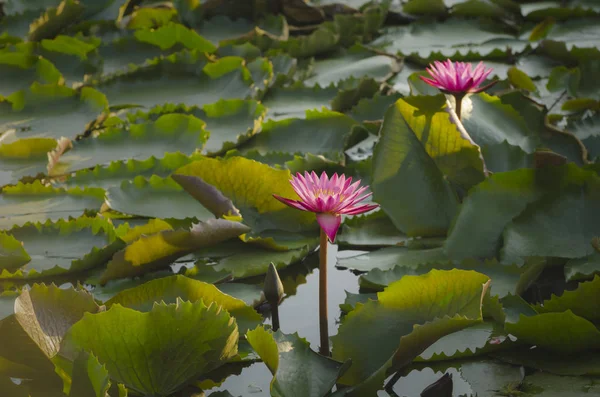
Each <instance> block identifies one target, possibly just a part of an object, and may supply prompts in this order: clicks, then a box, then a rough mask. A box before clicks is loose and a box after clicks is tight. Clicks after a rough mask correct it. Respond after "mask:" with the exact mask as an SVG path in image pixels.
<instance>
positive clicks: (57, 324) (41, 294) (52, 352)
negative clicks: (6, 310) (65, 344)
mask: <svg viewBox="0 0 600 397" xmlns="http://www.w3.org/2000/svg"><path fill="white" fill-rule="evenodd" d="M98 310H99V307H98V305H97V304H96V302H95V301H94V298H93V297H92V295H91V294H89V293H87V292H86V291H77V290H74V289H72V288H71V289H67V290H64V289H60V288H58V287H57V286H55V285H51V286H46V285H43V284H35V285H34V286H33V287H32V288H31V290H25V291H23V292H22V293H21V295H20V296H19V297H18V298H17V300H16V301H15V317H16V319H17V321H18V322H19V324H21V326H22V327H23V329H24V330H25V332H26V333H27V335H29V337H30V338H31V339H32V340H33V341H34V342H35V343H36V344H37V345H38V347H39V348H40V350H41V351H42V352H43V353H44V354H45V355H46V356H47V357H48V358H52V357H54V356H56V355H57V354H58V351H59V350H60V344H61V342H62V340H63V338H64V337H65V335H66V333H67V331H68V330H69V329H70V328H71V327H72V326H73V325H74V324H75V323H76V322H78V321H79V320H80V319H81V318H82V317H83V316H84V314H85V313H96V312H97V311H98Z"/></svg>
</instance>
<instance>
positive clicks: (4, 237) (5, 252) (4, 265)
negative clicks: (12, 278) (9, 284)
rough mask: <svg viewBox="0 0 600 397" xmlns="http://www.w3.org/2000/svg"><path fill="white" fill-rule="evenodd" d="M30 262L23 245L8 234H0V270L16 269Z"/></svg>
mask: <svg viewBox="0 0 600 397" xmlns="http://www.w3.org/2000/svg"><path fill="white" fill-rule="evenodd" d="M29 261H31V257H30V256H29V254H28V253H27V251H25V248H23V244H22V243H21V242H20V241H19V240H17V239H16V238H14V236H12V235H10V234H6V233H4V232H0V269H3V270H4V269H6V270H8V271H11V270H14V269H18V268H19V267H21V266H23V265H25V264H26V263H28V262H29Z"/></svg>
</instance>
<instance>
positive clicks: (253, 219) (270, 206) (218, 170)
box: [176, 157, 316, 233]
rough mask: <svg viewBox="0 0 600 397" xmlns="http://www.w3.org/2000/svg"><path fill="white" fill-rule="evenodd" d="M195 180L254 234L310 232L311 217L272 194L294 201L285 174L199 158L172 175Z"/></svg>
mask: <svg viewBox="0 0 600 397" xmlns="http://www.w3.org/2000/svg"><path fill="white" fill-rule="evenodd" d="M176 173H177V174H181V175H189V176H196V177H199V178H201V179H202V180H203V181H204V182H206V183H209V184H211V185H213V186H214V187H215V188H217V189H219V190H220V191H221V193H223V195H225V196H226V197H228V198H229V199H230V200H231V201H232V202H233V205H235V207H236V208H238V209H239V210H240V213H241V214H242V217H243V219H244V223H246V224H248V225H250V226H251V227H252V230H253V232H254V233H260V232H261V231H263V230H269V229H281V230H286V231H291V232H297V231H302V230H306V229H307V228H314V225H315V224H316V222H315V220H316V219H315V217H314V214H312V213H309V212H304V211H298V210H296V209H293V208H289V207H287V206H286V205H285V204H282V203H281V202H279V201H278V200H276V199H275V198H273V194H278V195H280V196H282V197H287V198H291V199H297V198H298V196H297V195H296V193H295V192H294V190H293V189H292V186H291V185H290V183H289V180H290V179H291V175H290V172H289V171H288V170H276V169H274V168H271V167H269V166H267V165H265V164H261V163H258V162H256V161H252V160H248V159H245V158H242V157H231V158H227V159H223V160H221V159H210V158H203V159H201V160H199V161H195V162H193V163H190V164H188V165H186V166H183V167H182V168H180V169H179V170H177V171H176Z"/></svg>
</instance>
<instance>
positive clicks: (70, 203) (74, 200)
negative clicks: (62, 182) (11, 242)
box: [0, 181, 104, 229]
mask: <svg viewBox="0 0 600 397" xmlns="http://www.w3.org/2000/svg"><path fill="white" fill-rule="evenodd" d="M103 201H104V192H103V191H102V190H101V189H79V188H73V189H60V188H53V187H51V186H45V185H42V183H41V182H40V181H35V182H33V183H31V184H23V183H19V184H17V185H16V186H6V187H4V188H3V189H2V194H1V195H0V228H1V229H9V228H11V227H12V226H14V225H24V224H26V223H27V222H44V221H46V220H47V219H50V220H52V221H57V220H59V219H61V218H68V217H70V216H72V217H77V216H80V215H82V214H83V212H84V211H85V210H99V209H100V207H101V205H102V202H103Z"/></svg>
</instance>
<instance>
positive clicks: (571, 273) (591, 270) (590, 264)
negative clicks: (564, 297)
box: [565, 252, 600, 281]
mask: <svg viewBox="0 0 600 397" xmlns="http://www.w3.org/2000/svg"><path fill="white" fill-rule="evenodd" d="M596 274H600V254H599V253H597V252H594V253H593V254H591V255H589V256H585V257H583V258H576V259H571V260H569V261H568V262H567V263H566V264H565V278H566V279H567V281H573V280H585V279H588V278H592V277H594V275H596Z"/></svg>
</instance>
